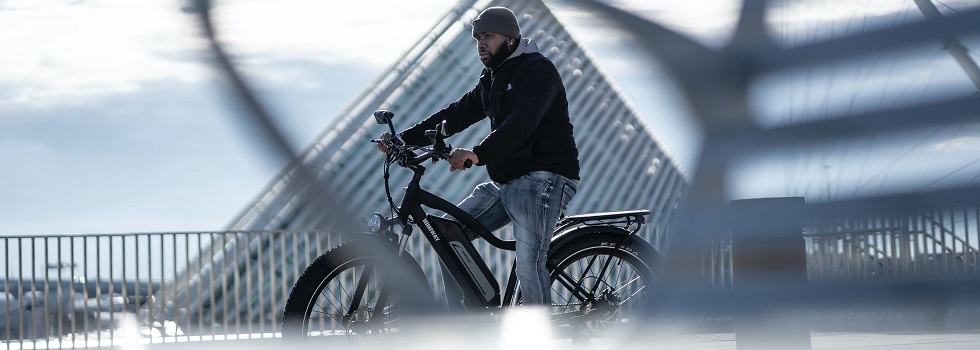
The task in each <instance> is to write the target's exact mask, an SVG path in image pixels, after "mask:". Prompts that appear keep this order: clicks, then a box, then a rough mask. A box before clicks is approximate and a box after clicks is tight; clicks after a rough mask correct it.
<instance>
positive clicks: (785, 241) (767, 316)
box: [729, 197, 811, 350]
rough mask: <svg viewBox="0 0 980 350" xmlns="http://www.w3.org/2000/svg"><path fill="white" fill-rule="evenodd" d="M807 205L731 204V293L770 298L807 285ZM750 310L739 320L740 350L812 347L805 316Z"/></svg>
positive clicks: (788, 201) (799, 200)
mask: <svg viewBox="0 0 980 350" xmlns="http://www.w3.org/2000/svg"><path fill="white" fill-rule="evenodd" d="M804 205H805V199H804V198H803V197H785V198H757V199H743V200H736V201H732V202H731V203H730V206H729V208H730V210H731V214H732V216H731V217H732V218H733V220H732V226H731V232H732V286H733V288H735V289H736V290H739V289H742V290H743V291H746V292H752V291H757V292H763V293H768V292H770V291H774V290H778V289H780V288H785V287H792V286H799V285H805V284H806V283H807V263H806V243H805V241H804V239H803V211H804ZM777 293H778V292H777ZM776 295H777V298H792V296H787V295H779V294H776ZM773 301H774V302H778V301H777V300H773ZM782 304H784V305H786V304H787V303H782ZM789 304H791V303H789ZM746 310H751V311H746V312H741V313H739V314H738V315H736V318H735V341H736V348H737V349H739V350H747V349H810V348H811V347H810V327H809V325H808V324H807V320H806V319H807V316H806V315H805V314H801V313H800V312H799V311H797V310H784V309H780V308H778V307H774V306H772V305H752V306H748V307H746Z"/></svg>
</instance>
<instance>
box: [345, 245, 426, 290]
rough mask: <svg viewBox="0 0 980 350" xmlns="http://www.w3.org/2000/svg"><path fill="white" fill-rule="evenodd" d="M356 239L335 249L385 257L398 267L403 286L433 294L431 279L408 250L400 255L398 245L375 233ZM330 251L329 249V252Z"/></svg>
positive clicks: (388, 262) (387, 261)
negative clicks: (430, 284)
mask: <svg viewBox="0 0 980 350" xmlns="http://www.w3.org/2000/svg"><path fill="white" fill-rule="evenodd" d="M354 237H356V238H355V239H354V240H351V241H349V242H347V243H344V244H342V245H340V246H338V247H336V248H335V249H345V250H350V251H353V252H358V253H360V254H363V255H369V256H374V257H378V258H383V259H384V262H385V264H387V265H388V266H392V267H397V269H398V270H399V272H402V273H403V274H400V275H399V276H397V277H399V279H400V281H399V282H401V283H400V284H401V285H403V287H406V288H411V289H413V290H414V291H415V292H416V293H419V295H431V293H432V291H431V287H430V286H429V280H428V278H427V277H426V275H425V271H423V270H422V266H421V265H419V263H418V261H416V260H415V258H414V257H413V256H412V254H409V253H408V252H407V251H404V250H403V251H401V256H398V254H397V252H398V245H397V244H395V243H394V242H392V241H390V240H388V239H386V238H384V237H381V236H377V235H374V234H364V235H357V236H354ZM327 253H328V254H329V253H330V252H329V251H328V252H327Z"/></svg>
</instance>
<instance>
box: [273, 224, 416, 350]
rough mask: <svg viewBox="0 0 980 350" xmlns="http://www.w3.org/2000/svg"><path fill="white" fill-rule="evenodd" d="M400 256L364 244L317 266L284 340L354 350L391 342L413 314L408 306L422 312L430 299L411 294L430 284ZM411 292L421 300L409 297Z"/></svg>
mask: <svg viewBox="0 0 980 350" xmlns="http://www.w3.org/2000/svg"><path fill="white" fill-rule="evenodd" d="M379 245H380V246H379ZM396 251H397V250H396V249H394V247H393V245H392V243H391V242H386V241H383V240H360V241H353V242H350V243H346V244H343V245H340V246H338V247H336V248H334V249H331V250H329V251H327V252H326V253H324V254H323V255H321V256H320V257H319V258H317V259H316V260H314V261H313V263H312V264H310V266H309V267H307V269H306V271H304V272H303V274H302V275H300V277H299V279H297V281H296V284H295V285H294V287H293V289H292V291H291V292H290V294H289V298H288V299H287V300H286V306H285V309H284V311H283V327H282V336H283V338H284V339H285V340H289V341H306V340H308V338H311V337H317V342H318V343H319V342H340V343H354V344H364V343H376V342H385V341H389V340H391V339H392V338H393V336H394V335H396V334H397V333H398V331H399V329H400V326H401V325H402V324H403V323H402V321H403V317H404V316H405V315H406V313H410V311H408V312H407V310H406V308H405V307H404V305H406V302H408V303H409V305H411V304H415V305H416V306H418V305H419V303H418V302H414V303H412V301H417V299H418V298H419V297H422V298H424V297H425V296H420V295H418V294H419V293H418V291H414V290H413V289H411V288H415V287H418V286H419V285H422V284H424V281H425V276H424V274H423V273H422V271H421V269H419V268H418V264H417V263H416V262H415V260H414V259H413V258H412V257H411V255H409V254H408V253H405V254H402V256H401V257H398V256H397V254H396V253H395V252H396ZM412 266H414V267H415V268H411V267H412ZM409 279H414V281H413V282H416V283H409V282H408V280H409ZM420 281H421V282H422V283H418V282H420ZM411 291H414V292H413V293H415V294H414V295H413V294H408V295H407V294H406V293H408V292H411ZM423 294H427V295H430V294H431V292H425V293H423Z"/></svg>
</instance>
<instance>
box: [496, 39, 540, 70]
mask: <svg viewBox="0 0 980 350" xmlns="http://www.w3.org/2000/svg"><path fill="white" fill-rule="evenodd" d="M536 52H541V51H539V50H538V44H535V43H534V40H531V39H530V38H522V39H521V40H520V43H518V44H517V49H516V50H514V52H513V53H511V54H510V56H508V57H507V59H506V60H504V62H507V61H509V60H510V59H512V58H514V57H517V56H520V55H523V54H526V53H536ZM504 62H500V64H501V65H503V64H504Z"/></svg>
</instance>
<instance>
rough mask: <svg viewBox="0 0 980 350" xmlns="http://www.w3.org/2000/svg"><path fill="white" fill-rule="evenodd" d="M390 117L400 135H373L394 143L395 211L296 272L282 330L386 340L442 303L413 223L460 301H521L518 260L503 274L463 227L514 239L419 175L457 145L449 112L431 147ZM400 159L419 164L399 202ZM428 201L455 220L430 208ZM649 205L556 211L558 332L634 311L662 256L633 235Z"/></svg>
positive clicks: (499, 307) (587, 328)
mask: <svg viewBox="0 0 980 350" xmlns="http://www.w3.org/2000/svg"><path fill="white" fill-rule="evenodd" d="M393 117H394V114H393V113H392V112H390V111H386V110H380V111H377V112H375V113H374V118H375V119H376V121H377V122H378V123H379V124H386V125H388V127H389V130H390V132H391V135H392V136H391V137H390V138H388V139H378V140H371V141H372V142H376V143H381V144H384V145H385V146H386V147H387V152H386V158H385V166H384V177H385V192H386V195H387V199H388V203H389V204H390V205H391V208H392V216H391V217H385V216H384V215H382V214H379V213H374V214H372V215H371V219H370V220H369V226H370V232H367V233H363V234H356V235H354V236H356V238H354V239H351V240H350V241H348V242H346V243H343V244H341V245H339V246H336V247H334V248H331V249H330V250H328V251H327V252H325V253H323V254H322V255H321V256H319V257H318V258H316V259H315V260H314V261H313V263H311V264H310V266H309V267H307V268H306V269H305V271H304V272H303V273H302V274H301V275H300V276H299V278H298V279H297V281H296V283H295V285H294V286H293V288H292V290H291V292H290V294H289V297H288V299H287V301H286V304H285V309H284V311H283V324H282V336H283V338H285V339H287V340H299V341H306V340H309V339H311V338H313V337H317V338H316V341H317V342H320V341H327V340H338V341H342V342H352V343H372V342H380V341H385V340H386V339H391V338H393V337H394V336H395V335H397V334H398V333H399V332H404V331H405V329H407V328H408V326H409V324H410V321H408V320H407V319H408V316H410V315H415V314H430V315H431V314H432V313H433V312H431V311H432V310H429V309H433V308H436V309H439V308H441V309H445V305H442V304H437V303H435V292H434V291H433V290H432V288H431V287H429V285H430V284H429V283H428V280H427V277H426V274H425V273H424V271H423V269H422V267H421V266H420V265H419V263H418V262H417V261H416V259H415V258H414V257H413V256H412V255H411V254H410V253H409V252H408V251H407V250H406V247H407V244H408V241H409V238H410V237H411V235H412V234H413V231H414V229H418V230H419V231H420V232H421V233H422V234H423V236H424V237H425V239H426V240H425V241H426V242H427V243H428V244H429V245H430V246H431V247H432V248H433V251H434V252H435V254H436V255H437V256H438V259H439V261H440V262H441V264H442V265H443V270H442V271H444V274H448V277H446V278H445V281H446V282H445V283H456V285H457V286H458V287H459V290H461V291H462V298H461V300H458V301H456V300H453V301H452V302H459V303H460V304H461V305H462V307H463V309H464V310H465V313H466V314H467V315H469V316H470V317H473V318H479V317H483V316H489V318H490V319H494V316H495V315H499V314H500V313H501V312H503V310H504V309H505V308H508V307H513V306H517V305H520V304H521V291H520V283H519V282H518V279H517V277H516V272H515V270H514V266H513V265H514V264H512V266H511V268H510V274H509V277H507V278H506V281H502V282H503V284H500V283H498V279H497V278H496V277H495V276H494V274H493V273H492V272H491V271H490V268H489V267H488V266H487V264H486V263H485V261H484V260H483V258H482V257H481V256H480V254H479V253H478V251H477V250H476V248H475V247H474V245H473V241H471V239H470V238H469V237H467V235H466V234H465V233H464V230H463V226H465V227H466V228H469V229H471V230H472V231H473V232H475V233H476V234H477V235H478V236H479V237H480V238H483V239H484V240H486V241H487V242H488V243H489V244H490V245H492V246H494V247H496V248H498V249H503V250H510V251H513V250H515V246H516V244H515V241H513V240H502V239H500V238H498V237H497V236H496V235H494V234H493V233H491V232H490V231H489V230H488V229H486V228H485V227H483V226H482V225H481V224H480V223H479V222H478V221H477V220H476V219H474V218H473V217H472V216H470V215H468V214H467V213H466V212H464V211H462V210H461V209H459V208H458V207H456V206H455V205H453V204H452V203H449V202H448V201H446V200H444V199H442V198H440V197H438V196H436V195H434V194H432V193H430V192H428V191H426V190H424V189H422V188H421V186H420V181H421V179H422V176H423V175H424V174H425V170H426V169H425V167H424V166H423V165H422V164H423V163H424V162H426V161H432V162H433V163H435V162H437V161H438V160H446V159H448V157H449V154H450V152H451V150H452V148H451V147H450V146H449V145H448V144H447V143H446V142H445V141H444V137H446V134H445V133H444V132H443V130H445V122H443V124H440V125H438V126H437V127H436V129H435V130H428V131H426V133H425V135H426V136H427V137H429V138H430V140H431V141H432V145H431V146H424V147H419V146H409V145H406V144H405V143H404V142H402V141H401V140H400V139H399V138H398V135H397V134H396V133H395V128H394V126H393V124H392V118H393ZM392 165H398V166H400V167H402V168H405V169H408V170H411V171H412V172H414V176H413V177H412V179H411V181H410V182H409V183H408V185H407V187H405V194H404V197H403V198H402V200H401V203H400V205H396V204H395V201H394V200H393V199H392V195H391V188H390V184H389V181H388V179H389V171H390V169H391V166H392ZM469 165H470V164H467V166H469ZM424 207H428V208H431V209H436V210H439V211H442V212H443V213H445V214H446V215H448V216H450V217H452V218H453V219H455V220H450V219H447V218H445V217H444V216H435V215H431V214H429V213H427V212H426V210H425V208H424ZM648 214H649V210H630V211H618V212H603V213H590V214H581V215H573V216H567V217H564V218H562V219H560V220H559V222H558V224H557V225H556V228H555V233H554V236H553V238H552V241H551V246H550V249H549V252H548V260H547V267H548V270H549V273H550V276H551V281H552V282H551V283H552V284H551V289H552V306H551V308H550V313H551V321H552V326H553V327H556V328H555V329H556V330H558V331H556V332H555V334H560V335H562V337H563V339H564V338H567V339H570V340H572V341H574V342H582V341H590V340H591V339H596V338H604V337H612V336H614V335H615V334H616V331H617V330H620V331H621V330H622V329H623V328H625V327H626V326H629V325H630V324H635V323H636V322H637V318H638V317H639V316H640V313H641V309H642V307H643V300H644V299H645V298H646V297H648V296H649V295H648V294H649V293H650V290H651V288H650V287H648V286H649V285H652V283H654V282H655V276H654V272H653V271H654V269H655V266H656V265H657V263H658V262H659V260H660V255H659V253H658V252H657V251H656V249H654V248H653V246H651V245H650V244H649V243H647V242H646V241H645V240H643V239H642V238H641V237H639V236H638V235H637V233H638V232H639V231H640V227H641V226H642V225H643V224H644V223H645V217H646V215H648ZM461 225H463V226H461ZM501 285H502V286H503V290H502V291H501Z"/></svg>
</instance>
